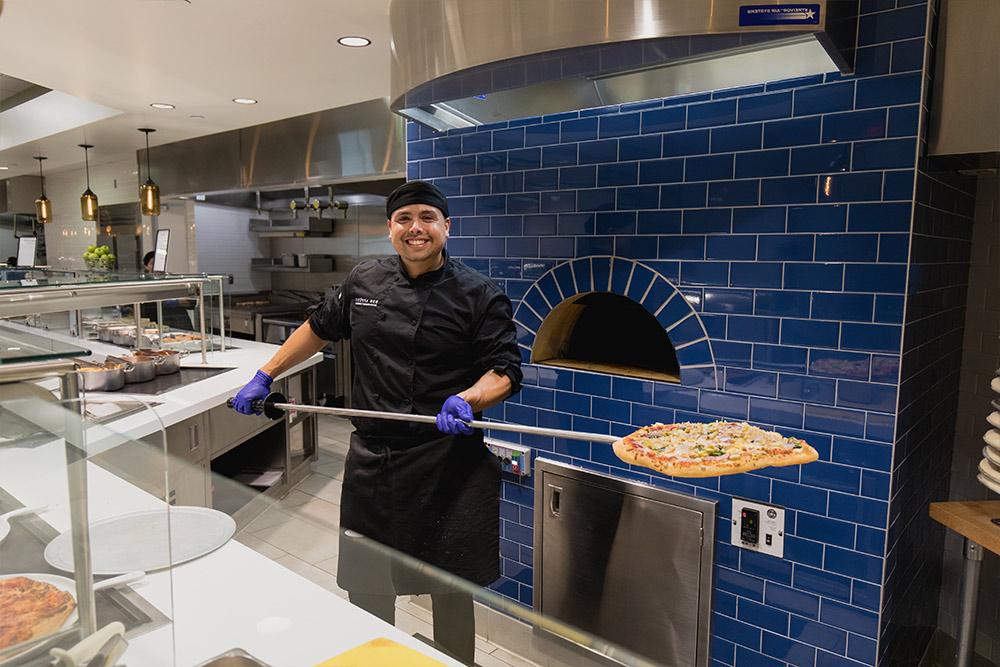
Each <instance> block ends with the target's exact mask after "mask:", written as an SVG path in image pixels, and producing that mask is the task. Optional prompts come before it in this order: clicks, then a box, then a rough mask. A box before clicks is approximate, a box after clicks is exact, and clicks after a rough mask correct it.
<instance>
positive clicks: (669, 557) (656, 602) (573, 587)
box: [535, 471, 712, 667]
mask: <svg viewBox="0 0 1000 667" xmlns="http://www.w3.org/2000/svg"><path fill="white" fill-rule="evenodd" d="M536 472H537V471H536ZM541 484H542V490H541V491H542V493H541V500H542V506H541V507H538V508H536V513H535V516H536V520H537V519H538V518H540V519H541V526H539V525H537V524H536V526H535V530H536V532H538V531H540V532H541V536H540V537H541V548H542V553H541V559H540V560H541V562H540V563H537V564H536V566H540V568H541V569H540V572H539V573H538V574H539V576H540V580H536V581H538V583H539V584H540V586H539V588H540V589H541V590H536V592H535V594H536V596H539V606H540V610H541V612H542V613H543V614H544V615H546V616H551V617H553V618H556V619H559V620H562V621H565V622H567V623H569V624H571V625H574V626H577V627H579V628H581V629H583V630H586V631H588V632H590V633H592V634H594V635H596V636H597V637H600V638H602V639H605V640H607V641H610V642H612V643H615V644H618V645H620V646H622V647H624V648H626V649H628V650H630V651H632V652H634V653H637V654H639V655H642V656H645V657H647V658H650V659H652V660H655V661H656V662H657V663H661V664H664V665H671V666H672V667H673V666H680V665H692V666H693V665H698V664H706V662H707V658H706V656H705V655H702V654H700V653H699V644H703V638H704V636H705V634H706V632H707V624H708V622H709V621H708V619H707V614H704V613H703V612H704V610H705V609H706V607H705V606H704V605H703V604H702V603H703V602H704V600H703V599H702V596H705V595H707V596H710V595H711V586H710V585H709V586H708V587H707V588H708V590H700V589H701V585H702V580H703V576H702V575H703V574H704V573H705V572H704V569H705V568H708V572H709V581H711V579H710V571H711V567H712V563H711V555H709V557H708V562H703V560H702V558H703V556H702V554H703V551H702V539H703V525H704V521H705V515H704V513H703V512H701V511H697V510H694V509H689V508H685V507H681V506H679V505H673V504H670V503H665V502H662V501H660V500H655V499H651V498H645V497H640V496H637V495H631V494H628V493H622V492H621V491H620V490H616V489H610V488H604V487H602V486H600V485H596V484H592V483H588V482H586V481H580V480H577V479H572V478H570V477H564V476H561V475H557V474H552V473H548V472H544V473H543V476H542V478H541ZM536 497H537V496H536ZM536 540H537V538H536ZM537 548H538V545H537V544H536V550H537ZM537 560H539V559H538V554H536V561H537ZM700 611H701V612H702V613H699V612H700ZM703 616H704V617H703ZM700 624H703V625H704V626H705V627H699V625H700ZM701 653H704V649H701Z"/></svg>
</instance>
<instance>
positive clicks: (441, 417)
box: [437, 396, 472, 435]
mask: <svg viewBox="0 0 1000 667" xmlns="http://www.w3.org/2000/svg"><path fill="white" fill-rule="evenodd" d="M471 421H472V406H471V405H469V404H468V403H467V402H466V401H465V399H463V398H460V397H458V396H449V397H448V398H447V399H445V402H444V405H442V406H441V412H439V413H438V415H437V427H438V430H439V431H441V432H442V433H447V434H448V435H472V427H471V426H469V425H468V424H464V423H463V422H471Z"/></svg>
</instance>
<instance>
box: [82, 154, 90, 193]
mask: <svg viewBox="0 0 1000 667" xmlns="http://www.w3.org/2000/svg"><path fill="white" fill-rule="evenodd" d="M83 164H84V165H86V167H87V189H88V190H89V189H90V149H89V148H84V149H83Z"/></svg>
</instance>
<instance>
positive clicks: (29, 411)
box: [0, 362, 174, 667]
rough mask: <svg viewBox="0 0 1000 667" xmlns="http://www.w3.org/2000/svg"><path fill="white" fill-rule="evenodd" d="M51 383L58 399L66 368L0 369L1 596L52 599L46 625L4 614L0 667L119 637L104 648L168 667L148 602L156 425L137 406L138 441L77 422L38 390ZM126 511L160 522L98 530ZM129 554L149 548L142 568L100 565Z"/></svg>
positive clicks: (168, 638)
mask: <svg viewBox="0 0 1000 667" xmlns="http://www.w3.org/2000/svg"><path fill="white" fill-rule="evenodd" d="M60 368H61V369H62V370H60ZM32 373H33V374H34V376H36V377H32ZM52 377H60V378H61V379H62V383H61V384H62V393H63V394H72V393H73V392H72V388H71V387H70V385H72V384H73V382H75V380H74V379H73V378H75V373H74V372H73V371H72V365H71V364H69V363H68V362H62V363H57V362H39V363H34V364H28V363H23V364H17V365H16V364H8V365H6V366H3V367H0V516H2V518H0V599H4V598H5V599H7V600H10V597H9V595H10V594H11V593H13V592H15V591H19V595H20V597H19V600H20V601H21V602H22V603H23V602H25V601H27V602H32V601H34V600H38V599H42V598H46V597H47V599H49V600H52V601H55V602H57V603H59V604H58V606H56V607H55V611H54V612H53V617H52V618H54V619H55V620H57V621H58V623H57V624H56V625H55V627H52V625H51V624H49V625H48V626H46V627H39V626H35V625H32V624H31V623H26V622H24V621H25V617H24V616H22V615H19V614H18V613H17V610H16V608H13V607H7V608H5V609H4V610H3V613H2V614H0V629H2V630H5V632H0V665H2V666H3V667H7V666H8V665H11V666H13V665H26V666H35V665H49V664H51V661H52V656H55V655H57V653H58V651H60V650H68V649H69V648H71V647H73V646H75V645H76V644H77V643H78V642H80V641H81V640H82V639H83V638H85V637H89V636H90V635H92V634H94V633H95V632H101V633H102V637H103V636H106V637H107V638H108V639H110V638H111V637H113V636H115V635H119V634H120V635H122V638H121V639H120V640H115V641H121V642H123V643H124V644H129V643H132V644H139V645H145V646H146V649H145V650H144V651H143V652H144V653H154V654H157V655H160V656H162V657H163V662H162V663H160V664H163V665H173V664H174V660H173V655H174V649H173V643H174V642H173V623H172V620H171V619H172V618H173V608H172V601H171V599H170V596H169V595H168V596H166V597H164V596H162V595H155V594H151V593H153V592H155V591H157V590H160V589H164V588H165V589H166V590H169V589H170V588H172V568H171V565H170V553H171V551H172V548H171V546H170V544H171V542H170V540H171V537H172V536H171V532H170V530H169V529H168V528H167V526H168V525H169V524H172V522H173V519H172V518H170V517H169V513H170V512H171V511H172V508H171V507H170V505H169V504H168V503H167V502H166V493H165V492H164V490H163V480H165V479H166V478H167V460H168V459H167V454H166V437H165V434H164V429H163V426H162V423H161V422H160V420H159V418H158V417H157V415H156V414H155V413H154V412H153V411H152V410H150V409H149V408H148V407H147V408H146V411H145V413H144V414H143V415H142V418H141V419H140V420H138V421H142V422H143V423H144V428H143V432H145V433H146V435H145V436H143V437H142V438H141V439H136V438H134V437H131V436H127V435H123V434H121V433H118V432H116V431H113V430H111V429H109V428H108V427H107V426H104V425H99V424H94V423H91V422H87V421H85V420H84V419H83V417H82V416H81V413H82V412H83V411H84V402H85V400H87V399H84V398H61V397H57V396H56V395H54V392H53V391H51V390H49V389H47V388H45V386H43V382H41V381H42V380H43V379H44V378H52ZM68 387H69V389H70V390H69V391H67V388H68ZM90 400H100V399H96V398H95V399H90ZM109 460H113V461H117V462H119V464H120V465H119V467H117V468H116V467H115V466H113V465H109V464H108V461H109ZM129 471H131V473H132V475H131V477H132V478H130V474H127V473H129ZM137 479H145V480H149V483H148V484H137V483H136V480H137ZM157 480H159V486H158V485H157V483H156V482H157ZM136 513H145V514H146V515H148V516H154V517H156V516H159V517H160V518H161V519H162V520H161V521H160V522H159V523H156V522H155V521H150V520H148V519H144V520H142V521H141V522H135V521H133V522H132V523H131V524H127V523H126V524H125V528H124V529H120V530H118V533H117V534H116V533H115V532H114V531H109V530H108V526H109V525H111V526H115V525H118V526H121V525H122V524H121V520H122V518H125V517H128V516H129V515H134V514H136ZM164 517H165V518H164ZM129 526H131V528H129ZM116 540H117V541H118V542H119V543H118V544H117V545H116V544H115V541H116ZM140 546H141V548H142V549H144V550H145V551H146V552H147V555H148V552H149V551H151V550H152V552H153V559H152V560H147V562H149V563H152V564H153V567H150V568H148V571H146V572H135V571H134V569H133V568H131V567H129V566H128V564H125V567H127V568H128V569H127V570H125V571H118V569H116V568H119V567H120V565H121V564H114V563H112V564H111V565H110V567H109V566H108V564H107V563H108V557H109V554H113V553H114V552H116V551H121V550H122V549H123V548H125V551H134V550H137V549H139V547H140ZM157 563H159V564H160V565H161V566H160V567H157V566H156V564H157ZM144 569H147V568H144ZM121 575H125V576H121ZM5 593H6V595H5ZM154 630H155V631H156V632H154ZM126 655H128V653H126ZM142 662H143V661H142V660H137V661H136V662H135V664H141V663H142Z"/></svg>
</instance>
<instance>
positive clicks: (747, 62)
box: [389, 0, 858, 130]
mask: <svg viewBox="0 0 1000 667" xmlns="http://www.w3.org/2000/svg"><path fill="white" fill-rule="evenodd" d="M389 14H390V21H391V24H392V105H391V106H392V110H393V111H396V112H397V113H400V114H401V115H403V116H406V117H407V118H410V119H412V120H415V121H418V122H420V123H424V124H426V125H429V126H431V127H433V128H435V129H437V130H447V129H452V128H457V127H470V126H474V125H481V124H487V123H493V122H497V121H502V120H510V119H513V118H522V117H526V116H537V115H543V114H551V113H558V112H561V111H568V110H575V109H582V108H589V107H598V106H603V105H608V104H621V103H625V102H633V101H638V100H645V99H652V98H657V97H667V96H672V95H682V94H687V93H695V92H702V91H706V90H718V89H722V88H733V87H738V86H744V85H750V84H756V83H762V82H765V81H776V80H779V79H786V78H792V77H798V76H807V75H810V74H818V73H822V72H830V71H835V70H839V71H840V72H842V73H849V72H851V71H852V70H853V67H854V48H855V42H856V36H857V16H858V0H812V2H804V3H798V2H796V3H789V2H778V1H775V0H751V1H749V2H748V1H744V0H392V3H391V5H390V8H389Z"/></svg>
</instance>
